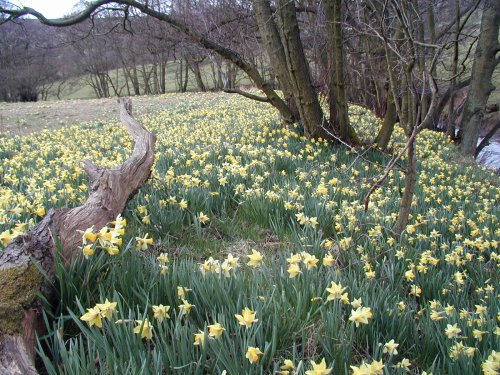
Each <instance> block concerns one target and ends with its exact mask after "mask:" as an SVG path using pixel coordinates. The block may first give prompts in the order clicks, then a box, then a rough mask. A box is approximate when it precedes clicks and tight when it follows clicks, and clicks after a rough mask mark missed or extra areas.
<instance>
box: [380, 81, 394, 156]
mask: <svg viewBox="0 0 500 375" xmlns="http://www.w3.org/2000/svg"><path fill="white" fill-rule="evenodd" d="M389 90H390V89H389ZM396 117H397V113H396V104H395V103H394V97H393V96H392V95H391V94H390V92H389V93H388V94H387V108H386V111H385V116H384V120H383V121H382V126H381V128H380V130H379V132H378V134H377V137H376V138H375V140H374V142H375V143H376V144H377V146H378V147H379V148H380V149H382V150H385V149H386V148H387V146H388V145H389V141H390V140H391V136H392V132H393V131H394V125H395V124H396Z"/></svg>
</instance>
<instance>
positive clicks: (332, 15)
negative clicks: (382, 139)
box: [326, 0, 359, 143]
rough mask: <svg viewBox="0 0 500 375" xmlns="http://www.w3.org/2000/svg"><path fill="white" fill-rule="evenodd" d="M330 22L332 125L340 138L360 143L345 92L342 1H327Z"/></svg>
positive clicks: (329, 98) (329, 50)
mask: <svg viewBox="0 0 500 375" xmlns="http://www.w3.org/2000/svg"><path fill="white" fill-rule="evenodd" d="M326 18H327V22H328V26H327V27H328V60H329V61H328V62H329V67H330V69H329V70H330V72H329V74H330V83H329V90H328V91H329V97H328V101H329V105H330V125H331V126H332V127H333V128H334V129H337V130H338V135H339V138H340V139H342V140H343V141H345V142H348V143H359V138H358V136H357V134H356V131H355V130H354V128H353V127H352V126H351V124H350V123H349V112H348V107H347V99H346V92H345V79H344V76H345V74H344V73H345V72H344V49H343V47H342V1H341V0H328V1H327V2H326Z"/></svg>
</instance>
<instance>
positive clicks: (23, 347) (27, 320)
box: [0, 100, 156, 375]
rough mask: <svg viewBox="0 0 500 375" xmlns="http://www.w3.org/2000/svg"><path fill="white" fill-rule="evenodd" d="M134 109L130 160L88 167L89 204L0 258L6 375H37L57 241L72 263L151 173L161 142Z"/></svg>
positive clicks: (51, 220)
mask: <svg viewBox="0 0 500 375" xmlns="http://www.w3.org/2000/svg"><path fill="white" fill-rule="evenodd" d="M131 110H132V107H131V104H130V101H129V100H121V101H120V118H121V120H122V122H123V125H124V126H125V128H126V129H127V131H128V133H129V134H130V135H131V136H132V138H133V139H134V141H135V146H134V150H133V152H132V155H131V156H130V158H129V159H128V160H126V161H125V162H124V163H123V164H122V165H121V166H119V167H118V168H113V169H103V168H100V167H98V166H95V165H93V164H91V163H90V162H85V163H84V169H85V171H86V173H87V174H88V176H89V178H90V183H91V193H90V195H89V197H88V199H87V201H86V202H85V203H84V204H83V205H82V206H79V207H75V208H71V209H68V208H60V209H51V210H49V212H48V213H47V215H46V217H45V218H44V219H43V220H42V221H41V222H40V223H38V224H37V225H36V227H35V228H34V229H33V230H32V231H30V232H28V233H27V234H25V235H22V236H19V237H17V238H16V239H15V240H14V241H13V242H12V243H11V244H10V245H9V246H7V248H5V250H4V251H3V252H2V254H1V255H0V284H1V285H2V287H1V288H0V374H23V375H24V374H36V370H35V367H34V358H35V335H36V333H37V332H39V331H40V330H41V329H42V327H43V325H42V324H41V316H42V311H41V310H42V302H41V301H40V299H39V297H38V296H39V293H42V294H43V295H44V296H45V297H46V298H47V299H49V300H50V299H51V297H53V292H52V285H53V283H52V281H53V279H54V261H53V259H54V258H53V255H54V252H55V251H57V249H58V246H56V243H55V239H56V238H57V241H58V242H60V244H61V248H62V249H64V250H63V253H62V254H60V256H61V257H63V258H64V259H65V260H66V261H70V259H71V257H72V256H73V255H74V254H75V252H76V251H78V249H79V246H80V245H81V237H82V234H81V232H80V231H84V230H86V229H88V228H90V227H92V226H94V228H95V229H97V230H99V229H100V228H102V227H104V226H105V225H107V224H108V223H109V222H111V221H113V220H114V219H115V218H116V216H118V214H120V213H121V212H122V211H123V210H124V208H125V205H126V204H127V202H128V201H129V199H130V198H131V197H133V196H134V195H135V193H136V192H137V191H138V189H139V188H140V187H141V186H142V185H143V184H144V183H145V182H146V180H147V179H148V178H149V175H150V174H151V168H152V166H153V161H154V144H155V141H156V138H155V137H154V136H153V135H152V134H151V133H150V132H149V131H148V130H146V129H145V128H144V127H143V126H142V125H140V124H139V123H138V122H137V121H135V119H134V118H133V117H132V116H131ZM35 262H36V263H37V265H35ZM39 267H41V269H43V271H44V273H45V275H46V276H48V278H47V277H45V276H42V273H41V272H40V269H39Z"/></svg>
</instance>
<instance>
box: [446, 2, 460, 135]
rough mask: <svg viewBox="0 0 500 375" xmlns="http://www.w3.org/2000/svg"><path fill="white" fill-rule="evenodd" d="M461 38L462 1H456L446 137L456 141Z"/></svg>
mask: <svg viewBox="0 0 500 375" xmlns="http://www.w3.org/2000/svg"><path fill="white" fill-rule="evenodd" d="M459 37H460V0H455V40H454V41H453V56H452V61H451V81H450V89H451V91H452V94H451V98H450V102H449V104H448V122H447V123H446V135H447V136H448V137H450V138H451V139H455V122H456V120H457V114H456V112H455V97H456V95H455V91H454V90H455V85H456V84H457V73H458V52H459V49H458V47H459V46H458V41H459Z"/></svg>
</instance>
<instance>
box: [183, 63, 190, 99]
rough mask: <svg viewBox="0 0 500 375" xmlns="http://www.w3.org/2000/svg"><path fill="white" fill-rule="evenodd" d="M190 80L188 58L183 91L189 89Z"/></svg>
mask: <svg viewBox="0 0 500 375" xmlns="http://www.w3.org/2000/svg"><path fill="white" fill-rule="evenodd" d="M188 80H189V64H188V61H187V59H186V61H185V62H184V82H183V83H182V88H181V92H186V91H187V86H188Z"/></svg>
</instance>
